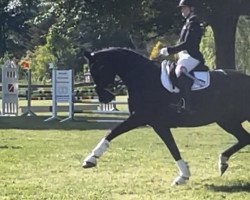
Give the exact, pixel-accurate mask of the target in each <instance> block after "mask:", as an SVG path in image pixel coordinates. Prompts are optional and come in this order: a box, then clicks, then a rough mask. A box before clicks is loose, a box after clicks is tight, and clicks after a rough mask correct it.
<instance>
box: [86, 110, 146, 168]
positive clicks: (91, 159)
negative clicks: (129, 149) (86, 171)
mask: <svg viewBox="0 0 250 200" xmlns="http://www.w3.org/2000/svg"><path fill="white" fill-rule="evenodd" d="M142 119H143V118H142V117H138V116H137V115H136V114H135V113H133V114H132V115H130V117H129V118H128V119H127V120H125V121H124V122H122V123H121V124H119V125H118V126H117V127H115V128H114V129H113V130H111V131H109V132H108V133H107V135H106V136H105V137H104V138H102V139H101V141H100V142H99V143H98V144H97V145H96V147H95V148H94V149H93V150H92V152H91V153H90V154H89V155H88V156H87V157H86V158H85V159H84V162H83V164H82V166H83V168H90V167H95V166H96V164H97V158H100V157H101V156H102V154H103V153H104V152H105V151H106V150H107V149H108V147H109V144H110V142H111V140H113V139H114V138H116V137H117V136H119V135H121V134H122V133H125V132H127V131H130V130H132V129H134V128H137V127H139V126H142V125H144V124H143V122H142Z"/></svg>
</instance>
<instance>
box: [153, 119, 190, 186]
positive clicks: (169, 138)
mask: <svg viewBox="0 0 250 200" xmlns="http://www.w3.org/2000/svg"><path fill="white" fill-rule="evenodd" d="M153 128H154V130H155V132H156V133H157V134H158V135H159V136H160V138H161V139H162V140H163V142H164V143H165V144H166V146H167V147H168V149H169V151H170V153H171V155H172V156H173V158H174V159H175V162H176V165H177V167H178V169H179V176H177V177H176V178H175V179H174V181H173V182H172V186H173V185H181V184H185V183H186V182H187V180H188V179H189V177H190V176H191V174H190V171H189V167H188V164H187V163H186V162H185V161H184V160H182V158H181V155H180V151H179V149H178V147H177V145H176V142H175V140H174V137H173V135H172V133H171V131H170V129H169V128H165V127H163V126H162V124H159V123H157V125H154V126H153Z"/></svg>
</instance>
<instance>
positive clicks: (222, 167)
mask: <svg viewBox="0 0 250 200" xmlns="http://www.w3.org/2000/svg"><path fill="white" fill-rule="evenodd" d="M227 161H228V157H225V156H223V155H221V154H220V156H219V162H218V167H219V172H220V175H221V176H222V175H223V174H224V173H225V171H226V170H227V168H228V164H227Z"/></svg>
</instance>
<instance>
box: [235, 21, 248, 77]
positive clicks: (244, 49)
mask: <svg viewBox="0 0 250 200" xmlns="http://www.w3.org/2000/svg"><path fill="white" fill-rule="evenodd" d="M249 32H250V19H249V18H247V17H240V19H239V22H238V26H237V32H236V33H237V34H236V63H237V69H239V70H240V71H243V72H245V73H250V57H249V55H250V35H249Z"/></svg>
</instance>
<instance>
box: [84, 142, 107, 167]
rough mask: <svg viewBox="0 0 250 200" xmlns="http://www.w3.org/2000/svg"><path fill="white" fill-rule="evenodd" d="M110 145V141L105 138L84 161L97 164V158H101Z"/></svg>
mask: <svg viewBox="0 0 250 200" xmlns="http://www.w3.org/2000/svg"><path fill="white" fill-rule="evenodd" d="M108 147H109V141H108V140H106V139H105V138H103V139H102V140H101V141H100V142H99V143H98V144H97V145H96V147H95V148H94V149H93V150H92V152H91V153H90V154H89V155H88V156H87V157H86V158H85V160H84V162H91V163H93V164H96V158H99V157H100V156H101V155H102V154H103V153H104V152H105V151H106V150H107V148H108Z"/></svg>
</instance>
